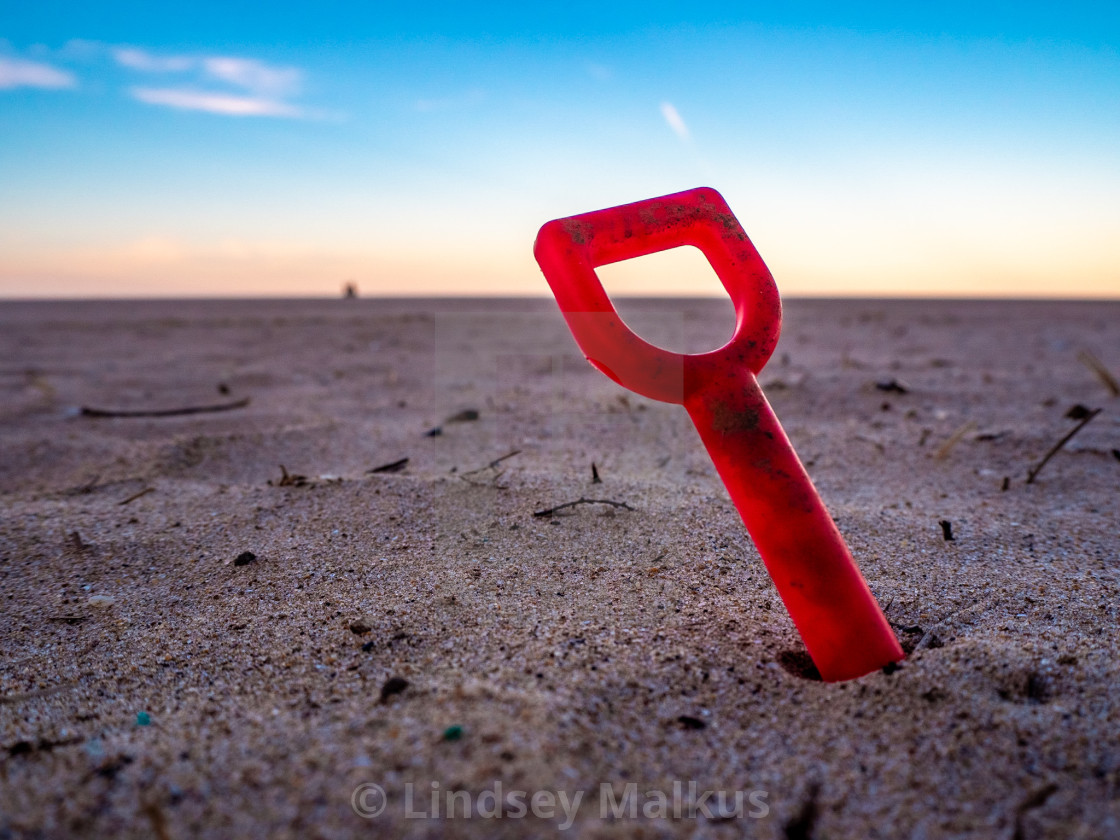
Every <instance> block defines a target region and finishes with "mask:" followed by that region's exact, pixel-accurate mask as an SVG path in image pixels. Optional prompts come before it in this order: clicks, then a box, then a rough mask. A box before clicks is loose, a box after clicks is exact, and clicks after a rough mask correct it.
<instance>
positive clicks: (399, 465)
mask: <svg viewBox="0 0 1120 840" xmlns="http://www.w3.org/2000/svg"><path fill="white" fill-rule="evenodd" d="M407 466H408V458H401V459H400V460H398V461H392V462H391V463H388V464H382V465H381V466H380V467H374V468H373V469H372V470H366V475H373V474H374V473H395V472H400V471H401V470H403V469H404V468H405V467H407Z"/></svg>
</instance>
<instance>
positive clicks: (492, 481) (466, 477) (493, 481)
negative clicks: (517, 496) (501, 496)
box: [459, 449, 521, 490]
mask: <svg viewBox="0 0 1120 840" xmlns="http://www.w3.org/2000/svg"><path fill="white" fill-rule="evenodd" d="M520 454H521V450H520V449H514V450H513V451H512V452H507V453H506V454H505V455H503V456H502V457H500V458H495V459H494V460H493V461H491V462H490V463H489V464H487V465H486V466H484V467H478V468H477V469H473V470H468V471H467V472H465V473H463V474H461V475H460V476H459V478H461V479H463V481H465V482H467V484H473V485H475V486H476V487H497V488H498V489H499V490H504V489H505V488H504V487H502V486H499V484H498V479H499V478H501V477H502V475H504V474H505V470H499V469H498V464H500V463H502V461H504V460H506V459H507V458H512V457H513V456H514V455H520ZM487 470H493V471H494V475H492V476H491V477H490V478H489V479H488V480H487V481H472V480H471V478H470V477H471V476H472V475H478V474H479V473H482V472H486V471H487Z"/></svg>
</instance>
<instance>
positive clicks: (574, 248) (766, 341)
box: [533, 187, 782, 403]
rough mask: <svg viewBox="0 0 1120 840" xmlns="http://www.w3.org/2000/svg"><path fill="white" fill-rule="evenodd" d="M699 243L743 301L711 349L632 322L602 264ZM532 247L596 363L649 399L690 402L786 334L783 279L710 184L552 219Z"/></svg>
mask: <svg viewBox="0 0 1120 840" xmlns="http://www.w3.org/2000/svg"><path fill="white" fill-rule="evenodd" d="M680 245H694V246H695V247H697V248H699V249H700V251H701V252H702V253H703V254H704V256H705V257H707V258H708V262H709V263H710V264H711V266H712V268H713V269H714V270H715V273H716V276H717V277H719V279H720V282H721V283H723V287H724V288H725V289H726V290H727V293H728V295H730V297H731V302H732V303H733V304H734V306H735V333H734V335H733V336H732V337H731V340H730V341H729V342H728V343H727V344H725V345H724V346H723V347H721V348H719V349H718V350H713V351H711V352H710V353H700V354H694V355H688V354H683V353H672V352H669V351H668V350H663V349H661V348H660V347H655V346H654V345H652V344H650V343H649V342H647V341H645V340H644V339H642V338H641V337H639V336H637V335H635V334H634V332H633V331H632V330H630V328H629V327H627V326H626V324H625V323H623V321H622V319H621V318H620V317H619V315H618V313H617V312H616V311H615V308H614V305H613V304H612V303H611V300H610V297H608V295H607V293H606V291H605V290H604V289H603V284H602V282H601V281H600V280H599V277H598V275H597V274H596V273H595V268H596V267H597V266H600V265H607V264H608V263H613V262H620V261H621V260H626V259H630V258H632V257H640V256H644V255H646V254H653V253H656V252H657V251H664V250H667V249H669V248H675V247H677V246H680ZM533 253H534V254H535V256H536V258H537V262H538V263H539V264H540V266H541V270H542V271H543V272H544V276H545V279H547V280H548V284H549V286H551V287H552V293H553V295H555V297H556V301H557V303H558V304H559V305H560V309H561V311H562V312H563V313H564V318H565V319H566V320H567V322H568V327H569V329H570V330H571V331H572V335H573V336H574V337H575V339H576V342H577V343H578V344H579V346H580V349H581V350H583V353H584V355H585V356H586V357H587V359H588V361H589V362H591V363H592V364H593V365H595V367H597V368H599V369H600V370H601V371H603V373H605V374H607V376H609V377H610V378H611V379H613V380H614V381H615V382H617V383H619V384H620V385H622V386H623V387H625V388H629V389H630V390H632V391H635V392H637V393H639V394H641V395H643V396H645V397H649V398H650V399H655V400H662V401H664V402H672V403H683V402H684V401H685V399H686V398H687V397H688V394H689V393H690V392H691V391H693V390H694V389H695V387H697V386H698V385H699V384H701V383H702V382H703V381H706V380H708V379H710V378H711V377H714V376H718V375H720V372H721V371H724V370H726V369H728V366H729V365H731V366H734V367H735V368H738V369H742V368H744V367H746V368H748V369H749V370H750V371H751V372H752V373H758V372H759V371H760V370H762V366H763V365H765V364H766V361H767V359H769V358H770V354H771V353H773V352H774V347H775V345H776V344H777V343H778V335H779V333H780V332H781V324H782V305H781V301H780V299H779V297H778V290H777V288H776V287H775V285H774V278H773V277H772V276H771V274H770V270H769V269H767V267H766V264H765V263H764V262H763V261H762V257H760V256H759V255H758V251H756V250H755V247H754V245H753V244H751V241H750V239H749V238H747V234H746V233H745V232H744V231H743V228H742V226H741V225H740V224H739V221H738V219H736V218H735V215H734V214H733V213H732V212H731V208H730V207H728V206H727V202H726V201H724V199H723V196H721V195H720V194H719V193H718V192H716V191H715V190H713V189H711V188H709V187H700V188H698V189H693V190H687V191H686V192H680V193H674V194H672V195H666V196H662V197H661V198H651V199H648V200H646V201H639V202H635V203H634V204H624V205H621V206H619V207H611V208H608V209H606V210H597V211H595V212H592V213H583V214H581V215H578V216H569V217H568V218H565V219H556V220H554V221H551V222H548V223H546V224H545V225H544V226H543V227H542V228H541V230H540V233H538V234H537V241H536V243H535V244H534V246H533Z"/></svg>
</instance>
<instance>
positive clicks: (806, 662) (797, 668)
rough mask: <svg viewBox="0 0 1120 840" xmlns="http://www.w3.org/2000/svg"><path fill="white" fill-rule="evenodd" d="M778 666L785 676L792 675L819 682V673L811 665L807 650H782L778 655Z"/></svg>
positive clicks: (811, 661) (814, 666)
mask: <svg viewBox="0 0 1120 840" xmlns="http://www.w3.org/2000/svg"><path fill="white" fill-rule="evenodd" d="M778 664H779V665H781V666H782V670H784V671H785V672H786V673H787V674H793V675H794V676H795V677H801V679H803V680H817V681H818V682H819V681H820V678H821V672H820V671H818V670H817V666H816V665H814V664H813V660H812V657H810V656H809V651H807V650H783V651H782V652H781V653H779V654H778Z"/></svg>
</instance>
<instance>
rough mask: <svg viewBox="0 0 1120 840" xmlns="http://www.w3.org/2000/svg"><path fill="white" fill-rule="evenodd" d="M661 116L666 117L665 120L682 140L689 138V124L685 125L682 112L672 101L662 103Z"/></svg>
mask: <svg viewBox="0 0 1120 840" xmlns="http://www.w3.org/2000/svg"><path fill="white" fill-rule="evenodd" d="M661 116H663V117H664V118H665V122H666V123H668V124H669V128H671V129H673V132H674V133H675V134H676V135H677V136H678V137H679V138H681V139H682V140H688V139H689V137H690V135H689V133H688V126H687V125H685V122H684V119H683V118H682V117H681V115H680V112H679V111H678V110H677V109H676V107H674V105H673V103H671V102H662V103H661Z"/></svg>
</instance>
